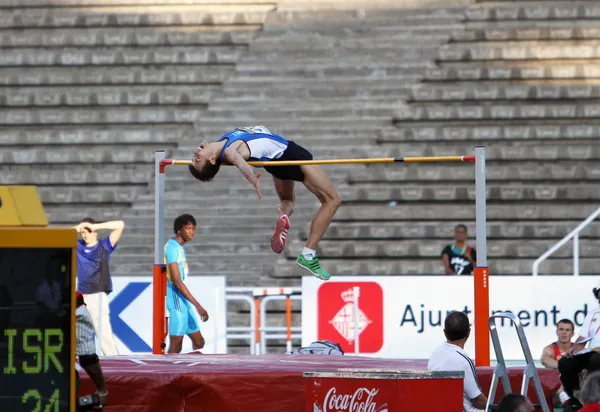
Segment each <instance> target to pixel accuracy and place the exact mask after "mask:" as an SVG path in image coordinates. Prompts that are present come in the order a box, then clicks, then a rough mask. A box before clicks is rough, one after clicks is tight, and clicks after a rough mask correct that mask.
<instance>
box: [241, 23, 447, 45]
mask: <svg viewBox="0 0 600 412" xmlns="http://www.w3.org/2000/svg"><path fill="white" fill-rule="evenodd" d="M456 32H457V33H458V30H457V31H456ZM451 34H452V30H451V29H448V28H444V27H441V28H437V27H435V26H432V27H431V28H426V29H414V28H412V27H405V26H396V25H392V26H389V25H373V26H370V27H369V26H367V27H360V28H356V27H344V28H339V27H324V28H316V29H315V28H311V29H308V30H304V29H303V28H302V27H295V28H284V29H270V28H267V29H264V30H262V31H261V32H260V36H259V37H258V38H256V39H255V41H253V42H252V47H253V48H254V47H257V46H259V45H273V46H276V47H277V46H278V45H279V44H280V43H286V42H289V43H291V44H297V45H298V46H300V47H303V46H304V45H303V44H302V42H305V41H314V42H316V43H317V44H320V43H321V42H326V43H327V44H328V45H330V46H335V45H341V44H343V43H342V42H345V41H350V42H353V41H356V40H361V39H370V40H382V38H385V39H386V40H390V39H393V40H394V41H399V42H402V41H410V40H411V39H414V40H415V41H416V42H420V41H423V40H428V41H429V42H430V44H431V43H433V42H446V41H447V40H449V39H450V36H451Z"/></svg>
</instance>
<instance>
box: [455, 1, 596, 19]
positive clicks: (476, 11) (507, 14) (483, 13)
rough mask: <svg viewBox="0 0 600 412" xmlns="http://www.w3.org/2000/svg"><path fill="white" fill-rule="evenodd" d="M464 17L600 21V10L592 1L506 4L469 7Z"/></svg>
mask: <svg viewBox="0 0 600 412" xmlns="http://www.w3.org/2000/svg"><path fill="white" fill-rule="evenodd" d="M464 17H465V20H466V21H504V20H534V21H536V20H541V21H545V20H572V19H599V18H600V10H598V8H597V7H594V2H591V1H571V2H562V1H561V2H554V1H551V2H530V3H526V4H523V5H521V4H514V3H513V4H511V3H506V4H497V5H493V6H487V5H486V6H484V7H469V8H467V9H466V10H465V14H464Z"/></svg>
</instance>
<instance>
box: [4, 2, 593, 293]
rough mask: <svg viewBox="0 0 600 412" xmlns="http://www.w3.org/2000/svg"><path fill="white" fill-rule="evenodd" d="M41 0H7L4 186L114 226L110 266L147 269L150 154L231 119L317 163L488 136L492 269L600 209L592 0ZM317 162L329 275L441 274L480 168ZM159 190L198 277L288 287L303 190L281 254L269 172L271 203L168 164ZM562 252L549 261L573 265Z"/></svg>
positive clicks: (305, 224)
mask: <svg viewBox="0 0 600 412" xmlns="http://www.w3.org/2000/svg"><path fill="white" fill-rule="evenodd" d="M51 3H52V2H51V1H50V0H26V1H23V2H19V4H16V3H15V2H14V1H13V0H0V8H2V7H5V9H2V13H1V17H0V27H2V28H3V29H4V31H3V32H2V33H0V45H1V46H2V47H5V49H4V52H5V53H3V54H2V56H0V89H2V90H1V91H2V93H0V145H2V147H3V148H10V149H11V150H10V151H7V150H3V151H2V153H0V164H1V165H2V166H0V171H1V173H0V176H1V177H0V182H2V183H8V184H17V183H19V184H21V183H30V184H38V185H40V186H41V189H40V193H41V195H42V199H43V200H44V202H45V205H46V210H47V211H48V214H49V216H50V218H51V220H52V221H53V222H56V223H71V222H73V221H76V220H78V219H79V218H80V217H81V216H85V215H93V216H95V217H97V218H98V219H102V220H108V219H113V218H123V219H125V220H126V222H127V230H126V232H125V235H124V237H123V240H122V244H121V246H122V247H121V249H120V252H119V253H118V254H115V255H114V258H113V260H112V265H113V268H114V269H113V272H114V273H115V275H125V274H127V275H138V274H146V275H147V274H149V273H150V272H149V270H150V269H149V268H150V265H151V264H152V261H153V260H152V251H153V241H152V237H153V225H154V209H153V208H154V200H153V182H152V177H153V176H152V160H153V156H154V150H156V149H166V150H167V156H168V157H171V158H183V159H189V158H190V157H191V155H192V152H193V150H194V148H195V147H196V146H197V145H198V143H199V142H200V141H202V140H207V141H212V140H215V139H217V138H218V137H220V136H221V135H222V134H223V133H224V132H226V131H229V130H231V129H232V128H234V127H237V126H244V125H253V124H264V125H265V126H267V127H268V128H270V129H271V130H272V131H273V132H276V133H279V134H282V135H283V136H285V137H287V138H289V139H291V140H294V141H296V142H298V143H299V144H301V145H304V146H305V147H307V148H308V149H309V150H311V151H312V152H313V153H314V155H315V157H316V158H346V157H397V156H439V155H466V154H472V153H473V148H474V146H475V145H476V144H485V145H486V147H487V153H488V163H487V166H488V188H487V191H488V219H489V222H490V223H489V226H488V229H489V237H490V238H489V243H488V245H489V256H490V266H491V272H492V273H497V274H527V273H529V272H530V269H531V264H532V262H533V260H534V259H535V258H537V257H538V256H539V255H540V254H541V253H543V252H544V251H545V250H546V248H548V247H550V246H551V245H552V244H553V243H555V242H556V241H558V240H559V239H560V238H561V237H562V236H564V235H565V234H566V233H568V232H569V231H570V230H571V229H572V228H573V227H575V226H576V225H577V224H578V222H580V221H581V220H583V219H584V218H585V217H587V215H589V214H590V213H591V212H592V211H593V210H595V209H596V208H597V207H598V204H599V203H600V191H599V190H598V189H597V182H598V178H599V176H600V168H599V166H598V165H599V164H600V162H599V160H600V144H598V138H599V137H600V55H598V49H597V47H596V46H595V43H596V42H597V41H598V39H600V31H599V30H598V27H600V26H599V24H600V13H599V12H598V10H600V8H598V7H596V5H595V4H596V2H593V1H580V2H561V1H549V2H541V1H538V2H478V3H476V4H474V5H472V6H469V7H466V8H451V9H443V8H429V9H423V10H408V9H404V10H403V9H379V10H369V9H367V10H363V9H360V10H358V9H355V10H323V9H318V8H315V9H313V10H300V9H299V10H286V9H279V10H278V9H276V8H275V4H274V3H271V2H268V1H265V0H261V1H249V0H248V1H246V0H240V1H238V2H234V1H233V0H231V1H230V0H220V1H219V2H218V5H215V2H214V1H208V0H194V1H186V2H183V3H188V4H184V5H182V3H181V2H178V1H176V0H172V1H163V2H158V0H130V1H128V2H127V6H124V5H123V3H119V1H118V0H110V1H109V2H99V1H98V0H69V1H68V2H66V3H65V4H66V7H60V8H55V7H53V6H52V4H51ZM100 3H102V5H103V6H104V7H98V6H99V5H100ZM159 3H160V4H159ZM111 4H112V5H113V6H111ZM15 6H19V7H16V8H15ZM115 28H118V30H115ZM32 65H35V66H32ZM40 145H41V148H42V149H43V150H39V149H40ZM324 168H325V170H326V171H327V172H328V174H329V175H330V177H331V178H332V180H333V181H334V184H335V186H336V188H337V189H338V191H339V192H340V194H341V196H342V198H343V201H344V203H343V205H342V207H341V208H340V210H339V211H338V214H337V215H336V217H335V219H334V221H333V223H332V226H331V229H330V230H329V231H328V232H327V233H326V235H325V239H324V240H323V243H322V244H321V247H320V248H319V255H320V257H321V259H322V263H323V266H324V267H325V268H326V269H327V270H328V271H330V272H331V273H332V274H333V275H336V274H345V275H360V274H366V275H369V274H371V275H375V274H388V275H402V274H442V273H443V267H442V264H441V261H440V258H439V254H440V252H441V249H442V248H443V247H444V246H445V245H446V244H447V243H449V242H450V241H451V238H452V230H453V227H454V225H455V224H456V223H462V222H464V223H466V224H467V225H468V226H469V230H470V233H471V235H472V234H473V232H474V207H475V205H474V171H473V166H472V165H471V164H452V165H448V164H434V165H410V164H395V165H373V166H361V165H358V166H347V165H345V166H325V167H324ZM166 182H167V186H166V195H167V200H166V211H165V235H166V236H169V235H170V233H171V230H170V227H171V225H172V221H173V219H174V218H175V217H176V216H177V215H178V214H181V213H192V214H194V215H195V216H196V218H197V219H198V221H199V228H198V237H197V239H196V241H195V242H193V243H192V244H190V252H191V253H190V259H189V260H190V268H191V271H192V273H197V274H217V275H218V274H222V275H226V276H228V283H229V284H232V285H233V284H256V283H260V282H265V283H273V282H275V281H276V282H281V284H292V283H295V284H297V281H298V278H299V277H300V276H301V275H303V274H304V273H302V272H301V271H300V269H299V268H297V267H296V266H295V264H294V260H295V258H296V256H297V255H298V253H299V252H300V250H301V248H302V246H303V243H304V241H305V239H306V236H307V231H308V228H309V225H310V219H311V218H312V216H313V215H314V213H315V211H316V210H317V208H318V202H317V201H316V199H315V198H314V196H312V195H311V194H310V193H308V192H307V191H306V189H304V188H303V187H302V185H297V186H296V187H297V190H298V196H297V208H296V211H295V212H294V215H293V216H292V218H291V220H292V230H291V232H290V236H289V246H288V247H287V248H286V250H285V252H284V253H283V254H282V255H274V254H273V253H272V252H271V251H270V246H269V239H270V236H271V233H272V229H273V227H274V223H275V219H276V218H277V210H276V205H277V196H276V194H275V192H274V189H273V187H272V183H271V182H270V176H269V175H268V174H267V173H264V172H263V179H262V182H261V191H262V194H263V199H262V200H258V199H257V197H256V195H255V193H254V190H253V188H252V186H250V184H249V183H248V182H247V181H246V180H245V179H244V178H243V177H242V176H241V175H240V174H239V172H237V171H236V170H235V169H233V168H232V167H223V168H222V170H221V172H220V173H219V176H218V177H217V178H216V179H215V181H214V182H211V183H200V182H197V181H195V180H194V179H193V178H192V177H191V176H190V175H189V173H188V171H187V170H186V168H185V167H168V168H167V174H166ZM598 230H599V229H598V226H597V225H595V226H592V227H591V228H588V229H587V231H585V232H584V233H583V234H582V241H581V256H582V261H581V271H582V273H587V274H589V273H597V268H596V267H595V266H594V262H595V261H596V262H597V259H598V257H599V256H598V252H597V246H598V242H599V232H598ZM471 240H473V239H471ZM569 253H570V249H569V248H565V249H564V250H561V252H560V253H559V254H558V255H557V256H556V259H552V260H550V261H548V262H546V263H545V264H544V265H543V267H542V271H543V272H544V273H569V271H570V268H571V264H572V260H571V258H570V255H569ZM596 266H597V265H596Z"/></svg>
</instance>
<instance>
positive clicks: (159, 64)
mask: <svg viewBox="0 0 600 412" xmlns="http://www.w3.org/2000/svg"><path fill="white" fill-rule="evenodd" d="M273 7H274V2H272V1H265V0H256V1H252V2H248V1H246V0H239V1H229V0H222V1H214V0H211V1H205V0H193V1H183V2H182V1H173V0H166V1H160V2H159V1H156V0H128V1H122V0H109V1H97V0H66V1H62V2H60V4H58V3H57V2H55V1H53V0H24V1H18V2H16V1H12V0H0V27H1V28H2V29H3V30H2V32H1V33H0V46H1V47H2V48H3V52H2V55H1V56H0V148H1V150H0V184H34V185H37V186H38V187H39V191H40V196H41V198H42V201H43V202H44V205H45V208H46V211H47V213H48V216H49V218H50V221H51V222H52V223H54V224H73V223H74V222H77V221H79V219H81V218H82V217H84V216H93V217H94V218H96V219H98V220H111V219H121V218H124V219H125V220H127V215H128V212H127V211H128V210H130V209H131V206H132V205H133V204H134V203H135V201H136V200H137V199H138V197H140V196H142V195H146V194H148V193H149V189H148V183H149V181H150V180H151V177H152V174H153V159H154V150H157V149H166V150H171V149H173V148H174V147H176V146H177V144H178V142H179V141H180V140H181V139H183V138H184V136H185V135H192V136H193V135H195V134H196V133H195V132H194V129H193V125H194V122H195V121H197V119H198V118H199V117H200V115H201V114H202V113H203V112H205V111H206V109H207V106H208V104H209V102H210V101H211V99H212V97H214V95H215V94H216V93H218V91H219V90H220V88H221V86H222V84H223V83H224V82H225V81H226V80H227V79H228V78H229V77H231V76H232V75H233V74H234V72H235V65H236V63H237V62H238V61H239V60H240V58H241V57H242V55H244V54H245V53H246V52H247V50H248V46H249V43H250V42H251V41H252V40H253V39H254V38H255V37H256V36H257V35H258V32H259V30H260V29H261V27H262V24H263V22H264V20H265V18H266V15H267V13H268V11H269V10H271V9H273ZM151 222H152V220H151ZM142 225H143V226H147V223H143V224H142ZM130 226H135V222H131V225H130V223H129V222H128V231H129V229H130ZM131 229H132V231H133V230H134V227H131ZM128 231H126V235H127V233H128ZM148 237H149V239H151V238H152V235H149V236H148ZM124 241H125V242H126V239H124ZM116 263H117V265H118V262H116ZM137 263H138V267H137V269H139V270H131V268H124V270H122V271H119V270H118V269H117V270H116V272H117V274H131V275H137V274H148V273H149V272H148V268H149V267H150V265H151V264H152V255H151V254H147V255H145V256H144V257H143V258H142V259H140V260H139V261H138V262H137ZM144 267H145V269H142V268H144Z"/></svg>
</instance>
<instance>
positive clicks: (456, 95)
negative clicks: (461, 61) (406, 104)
mask: <svg viewBox="0 0 600 412" xmlns="http://www.w3.org/2000/svg"><path fill="white" fill-rule="evenodd" d="M411 92H412V93H411V96H410V100H411V101H417V102H422V101H444V102H446V101H456V100H458V101H462V100H528V101H530V100H537V99H540V100H551V99H557V100H559V99H598V98H600V80H550V81H549V80H537V81H535V80H534V81H528V82H526V83H525V82H523V83H520V82H514V81H495V82H493V81H482V82H477V83H473V82H452V83H451V84H448V83H446V82H439V83H434V82H427V83H425V84H422V85H419V86H417V87H415V88H413V89H412V90H411Z"/></svg>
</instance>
